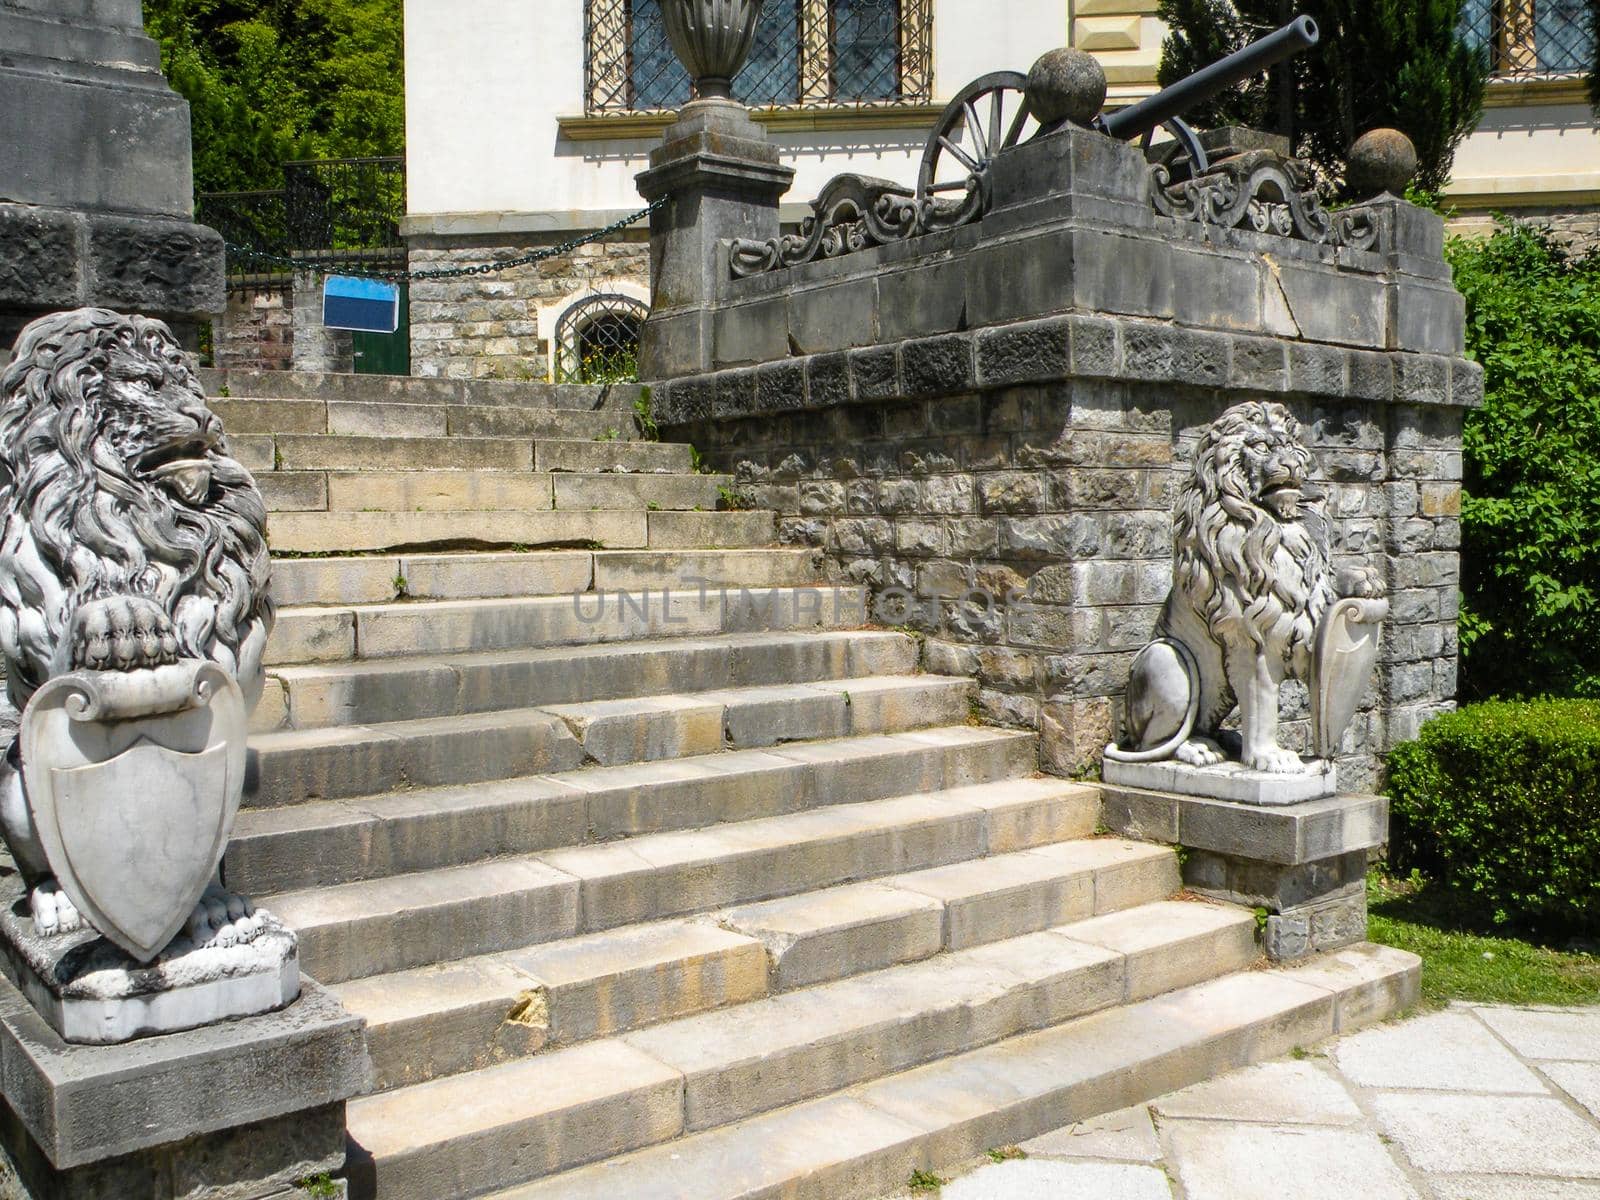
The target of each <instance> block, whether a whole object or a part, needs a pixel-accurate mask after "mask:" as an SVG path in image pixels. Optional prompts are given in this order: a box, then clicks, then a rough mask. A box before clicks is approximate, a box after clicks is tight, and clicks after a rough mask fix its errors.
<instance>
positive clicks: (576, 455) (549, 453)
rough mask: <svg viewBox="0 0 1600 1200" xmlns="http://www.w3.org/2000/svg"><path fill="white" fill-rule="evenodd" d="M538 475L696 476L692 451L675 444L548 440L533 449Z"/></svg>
mask: <svg viewBox="0 0 1600 1200" xmlns="http://www.w3.org/2000/svg"><path fill="white" fill-rule="evenodd" d="M533 469H534V470H535V471H588V472H594V471H606V472H626V471H645V472H653V471H661V472H667V473H670V474H676V475H687V474H690V473H692V472H693V470H694V465H693V455H692V454H691V453H690V450H689V447H688V446H686V445H683V444H681V443H676V442H625V441H609V442H600V441H594V440H593V439H591V440H588V441H560V440H556V439H545V440H543V441H539V442H535V443H534V446H533Z"/></svg>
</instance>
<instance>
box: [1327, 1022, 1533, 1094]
mask: <svg viewBox="0 0 1600 1200" xmlns="http://www.w3.org/2000/svg"><path fill="white" fill-rule="evenodd" d="M1332 1057H1333V1060H1334V1062H1335V1063H1337V1064H1338V1067H1339V1070H1340V1071H1342V1072H1343V1073H1344V1074H1345V1076H1346V1077H1348V1078H1349V1079H1351V1080H1352V1081H1354V1082H1355V1083H1357V1084H1359V1085H1361V1086H1362V1087H1370V1088H1435V1089H1444V1090H1449V1091H1457V1092H1494V1093H1499V1094H1512V1093H1527V1094H1535V1095H1544V1094H1545V1093H1546V1091H1547V1089H1546V1088H1545V1086H1544V1084H1543V1083H1541V1082H1540V1081H1539V1078H1538V1077H1537V1076H1536V1075H1535V1074H1534V1073H1533V1072H1532V1071H1530V1070H1528V1068H1527V1067H1525V1066H1523V1065H1522V1064H1521V1063H1519V1062H1518V1061H1517V1059H1516V1056H1515V1055H1513V1054H1512V1053H1511V1052H1510V1051H1509V1050H1507V1049H1506V1048H1505V1047H1504V1046H1503V1045H1501V1044H1500V1043H1499V1042H1498V1041H1497V1040H1496V1039H1495V1037H1494V1035H1493V1034H1491V1033H1490V1032H1489V1031H1488V1030H1486V1029H1484V1028H1483V1027H1482V1026H1481V1025H1479V1024H1478V1023H1477V1021H1476V1020H1475V1019H1474V1018H1473V1017H1472V1016H1471V1015H1469V1014H1468V1013H1464V1012H1441V1013H1434V1014H1432V1015H1431V1016H1427V1017H1420V1018H1418V1019H1417V1020H1415V1021H1408V1022H1406V1023H1405V1024H1403V1025H1395V1026H1391V1027H1388V1028H1382V1029H1369V1030H1367V1031H1366V1032H1364V1033H1358V1034H1356V1035H1355V1036H1354V1037H1351V1038H1347V1039H1345V1040H1344V1041H1342V1042H1340V1043H1339V1045H1337V1046H1336V1047H1334V1050H1333V1054H1332Z"/></svg>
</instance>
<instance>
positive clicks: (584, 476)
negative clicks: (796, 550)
mask: <svg viewBox="0 0 1600 1200" xmlns="http://www.w3.org/2000/svg"><path fill="white" fill-rule="evenodd" d="M550 478H551V481H552V482H553V483H554V484H555V505H556V507H557V508H563V509H564V508H572V509H594V508H646V509H652V510H654V509H661V510H683V511H691V510H698V511H702V512H706V513H711V512H715V511H716V508H717V505H718V503H719V502H720V500H721V491H722V489H724V488H726V487H727V486H728V485H729V484H731V483H732V482H733V477H732V476H730V475H669V474H654V475H619V474H616V473H611V474H604V473H600V474H595V473H579V472H576V471H558V472H556V473H555V474H553V475H552V476H551V477H550ZM730 515H736V514H730Z"/></svg>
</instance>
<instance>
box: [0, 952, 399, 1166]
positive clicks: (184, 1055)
mask: <svg viewBox="0 0 1600 1200" xmlns="http://www.w3.org/2000/svg"><path fill="white" fill-rule="evenodd" d="M0 993H3V995H0V1026H3V1037H4V1039H5V1042H4V1050H5V1055H6V1059H7V1062H8V1063H9V1064H10V1066H9V1067H8V1074H7V1082H6V1100H7V1104H8V1107H9V1109H10V1111H12V1112H14V1113H15V1114H16V1116H17V1117H18V1119H19V1120H20V1121H21V1123H22V1125H23V1126H24V1127H25V1128H26V1130H27V1133H28V1135H29V1136H30V1137H31V1138H32V1140H33V1141H34V1142H35V1143H36V1144H37V1145H38V1147H39V1148H40V1150H41V1151H42V1152H43V1153H44V1154H45V1156H46V1157H47V1158H48V1159H49V1161H50V1162H51V1163H52V1164H53V1165H54V1166H55V1167H57V1168H58V1169H67V1168H72V1167H78V1166H83V1165H86V1164H89V1163H96V1162H100V1161H103V1160H105V1159H109V1158H115V1157H116V1156H119V1155H123V1154H130V1153H133V1152H136V1151H141V1150H147V1149H150V1148H152V1147H158V1146H163V1145H167V1144H169V1143H173V1142H181V1141H184V1140H186V1139H188V1138H190V1137H193V1136H195V1135H197V1134H205V1133H212V1132H214V1131H219V1130H226V1129H232V1128H235V1127H238V1126H243V1125H248V1124H251V1123H253V1122H256V1121H265V1120H269V1119H272V1118H276V1117H281V1116H284V1115H286V1114H289V1113H295V1112H300V1111H303V1110H306V1109H314V1108H321V1107H323V1106H326V1105H329V1104H335V1103H338V1102H340V1101H343V1100H344V1099H346V1098H347V1097H349V1096H352V1095H354V1094H356V1093H357V1092H358V1091H360V1090H362V1089H363V1088H364V1087H365V1085H366V1078H367V1070H368V1067H367V1057H366V1050H365V1047H364V1046H363V1044H362V1040H361V1025H360V1022H359V1021H358V1020H357V1019H356V1018H354V1017H352V1016H350V1015H349V1014H348V1013H346V1012H345V1011H344V1010H343V1009H342V1008H341V1007H340V1006H339V1004H338V1002H337V1001H335V1000H334V999H332V998H331V997H330V996H329V995H328V994H327V993H326V992H324V991H322V990H320V989H319V988H317V986H316V985H315V984H313V983H311V982H309V981H307V982H306V984H305V991H304V993H303V995H302V996H301V998H300V999H299V1000H298V1001H297V1002H296V1003H294V1004H293V1005H291V1006H290V1007H289V1008H287V1009H285V1010H284V1011H282V1012H278V1013H269V1014H264V1015H262V1016H256V1017H249V1018H246V1019H244V1020H241V1021H232V1022H226V1023H223V1024H220V1025H212V1026H208V1027H206V1028H203V1029H196V1030H190V1031H189V1032H187V1033H181V1034H172V1035H169V1036H167V1037H163V1038H156V1039H150V1040H142V1041H135V1042H130V1043H127V1044H125V1045H122V1046H85V1047H74V1046H69V1045H67V1044H66V1043H64V1042H62V1041H61V1039H60V1038H59V1037H58V1036H57V1035H56V1033H55V1031H54V1030H51V1029H50V1028H49V1027H48V1026H46V1025H45V1024H44V1021H43V1020H42V1018H40V1017H39V1016H38V1014H37V1013H35V1012H34V1011H33V1009H32V1007H31V1006H30V1005H29V1004H28V1003H27V1002H26V1001H25V1000H23V999H22V997H21V996H20V995H19V994H17V992H16V991H15V990H14V989H12V988H11V986H10V985H9V984H0ZM112 1079H115V1080H116V1086H115V1087H112V1086H109V1083H108V1081H109V1080H112Z"/></svg>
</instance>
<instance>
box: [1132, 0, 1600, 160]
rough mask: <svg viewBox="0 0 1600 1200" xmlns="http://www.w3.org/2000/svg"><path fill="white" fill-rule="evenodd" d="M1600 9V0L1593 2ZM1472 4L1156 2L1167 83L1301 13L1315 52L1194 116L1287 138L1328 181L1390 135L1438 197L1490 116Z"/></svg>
mask: <svg viewBox="0 0 1600 1200" xmlns="http://www.w3.org/2000/svg"><path fill="white" fill-rule="evenodd" d="M1590 3H1591V4H1596V5H1600V0H1590ZM1464 6H1465V0H1300V2H1299V3H1295V4H1291V3H1290V2H1289V0H1160V3H1159V5H1158V7H1157V13H1158V15H1159V16H1160V17H1161V18H1162V19H1163V20H1165V21H1166V22H1167V26H1168V28H1169V29H1170V31H1171V32H1170V33H1169V34H1168V36H1167V40H1166V44H1165V46H1164V47H1163V53H1162V57H1161V68H1160V74H1159V79H1160V81H1161V83H1162V84H1163V85H1166V84H1168V83H1171V82H1173V81H1175V80H1177V79H1181V78H1182V77H1183V76H1185V75H1188V74H1190V73H1191V72H1193V71H1196V70H1198V69H1199V68H1201V67H1203V66H1205V65H1207V64H1208V63H1211V62H1215V61H1216V60H1217V59H1218V58H1220V57H1221V56H1222V55H1224V54H1227V53H1230V52H1232V51H1234V50H1237V49H1239V48H1240V47H1242V46H1244V45H1246V44H1247V43H1249V42H1251V41H1253V40H1254V39H1256V38H1259V37H1262V36H1263V35H1265V34H1267V33H1270V32H1271V31H1272V30H1273V29H1276V28H1277V27H1278V26H1280V25H1282V24H1284V23H1286V22H1287V21H1289V20H1291V19H1292V18H1293V17H1294V16H1295V15H1296V13H1297V12H1303V13H1305V14H1306V15H1307V16H1309V17H1311V18H1312V19H1313V20H1315V21H1316V22H1317V26H1318V28H1319V29H1320V30H1321V34H1322V37H1321V40H1320V41H1319V42H1318V44H1317V45H1316V46H1315V47H1313V48H1312V49H1310V50H1308V51H1306V52H1305V53H1303V54H1301V55H1299V56H1298V57H1296V58H1294V59H1291V60H1290V61H1289V62H1288V63H1285V64H1283V65H1281V66H1279V67H1277V68H1275V69H1274V70H1273V71H1272V72H1271V73H1270V75H1268V76H1265V77H1260V76H1258V77H1257V78H1255V79H1253V80H1250V81H1248V82H1246V83H1245V84H1243V85H1241V86H1240V87H1239V88H1237V89H1235V90H1234V91H1232V92H1229V93H1227V94H1225V95H1224V96H1221V97H1219V98H1218V99H1217V100H1216V101H1214V102H1213V103H1211V104H1210V105H1207V106H1206V107H1205V108H1204V109H1200V110H1196V111H1195V112H1194V113H1193V114H1191V116H1192V117H1193V123H1195V124H1198V125H1201V126H1205V125H1220V124H1237V125H1249V126H1252V127H1254V128H1257V129H1270V130H1272V131H1274V132H1277V133H1283V134H1286V135H1287V136H1288V138H1289V141H1290V145H1291V146H1293V147H1294V152H1295V153H1296V154H1298V155H1300V156H1301V157H1304V158H1307V159H1309V160H1310V161H1311V162H1312V163H1314V164H1315V165H1316V167H1317V168H1318V169H1319V171H1320V172H1321V173H1322V174H1323V175H1324V176H1325V177H1326V178H1329V179H1335V180H1336V179H1339V178H1341V177H1342V175H1343V172H1344V156H1345V153H1346V152H1347V151H1348V150H1349V148H1350V143H1351V142H1353V141H1355V139H1356V138H1357V137H1359V136H1360V135H1361V134H1363V133H1365V132H1366V131H1367V130H1369V129H1375V128H1377V127H1379V126H1384V125H1387V126H1392V127H1394V128H1396V129H1399V130H1401V131H1402V132H1404V133H1405V134H1406V135H1407V136H1409V137H1410V138H1411V140H1412V142H1414V143H1415V144H1416V147H1417V158H1418V161H1419V164H1420V165H1419V168H1418V171H1417V184H1418V186H1419V187H1421V188H1423V189H1425V190H1428V191H1438V190H1439V189H1440V188H1442V187H1443V186H1444V184H1445V182H1446V181H1447V180H1448V179H1449V177H1450V164H1451V161H1452V160H1453V159H1454V157H1455V152H1456V147H1457V146H1458V145H1460V143H1461V140H1462V139H1463V138H1464V137H1466V136H1467V134H1468V133H1470V132H1471V131H1472V129H1473V127H1474V126H1475V125H1476V124H1477V123H1478V118H1479V117H1480V116H1481V115H1482V114H1483V89H1484V83H1485V81H1486V80H1487V78H1488V73H1489V63H1488V58H1487V56H1486V55H1485V54H1484V53H1483V52H1482V51H1480V50H1477V49H1474V48H1473V47H1472V46H1470V45H1469V44H1468V43H1467V42H1465V41H1464V40H1463V39H1462V37H1461V34H1460V26H1461V12H1462V9H1463V7H1464Z"/></svg>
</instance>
